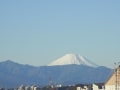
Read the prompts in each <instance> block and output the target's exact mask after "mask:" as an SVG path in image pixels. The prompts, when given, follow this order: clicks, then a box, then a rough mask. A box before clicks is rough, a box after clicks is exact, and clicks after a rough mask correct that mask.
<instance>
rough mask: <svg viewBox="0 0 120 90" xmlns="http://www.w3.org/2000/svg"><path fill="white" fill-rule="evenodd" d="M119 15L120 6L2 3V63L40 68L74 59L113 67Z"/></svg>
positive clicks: (93, 1) (70, 0)
mask: <svg viewBox="0 0 120 90" xmlns="http://www.w3.org/2000/svg"><path fill="white" fill-rule="evenodd" d="M119 10H120V1H119V0H116V1H113V0H59V1H57V0H17V1H16V0H7V1H5V0H1V1H0V61H5V60H7V59H10V60H13V61H15V62H18V63H23V64H31V65H35V66H41V65H46V64H48V63H50V62H51V61H53V60H55V59H57V58H59V57H61V56H63V55H65V54H67V53H75V54H81V55H83V56H85V57H86V58H88V59H90V60H91V61H93V62H95V63H97V64H99V65H104V66H111V67H113V64H114V62H119V61H120V12H119Z"/></svg>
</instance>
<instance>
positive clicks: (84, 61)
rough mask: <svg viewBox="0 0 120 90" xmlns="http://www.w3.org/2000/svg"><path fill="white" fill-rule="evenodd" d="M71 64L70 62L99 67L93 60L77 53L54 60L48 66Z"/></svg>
mask: <svg viewBox="0 0 120 90" xmlns="http://www.w3.org/2000/svg"><path fill="white" fill-rule="evenodd" d="M68 64H69V65H70V64H76V65H81V64H82V65H87V66H91V67H97V66H98V65H96V64H94V63H93V62H92V61H90V60H88V59H86V58H85V57H83V56H81V55H76V54H66V55H65V56H63V57H61V58H59V59H57V60H55V61H53V62H52V63H50V64H49V65H48V66H56V65H68Z"/></svg>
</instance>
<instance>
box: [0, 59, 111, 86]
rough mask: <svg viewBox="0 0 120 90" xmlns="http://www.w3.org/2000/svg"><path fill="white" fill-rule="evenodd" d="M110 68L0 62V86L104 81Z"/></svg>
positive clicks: (109, 72)
mask: <svg viewBox="0 0 120 90" xmlns="http://www.w3.org/2000/svg"><path fill="white" fill-rule="evenodd" d="M111 73H112V70H111V69H109V68H106V67H97V68H95V67H90V66H86V65H75V64H72V65H62V66H40V67H35V66H29V65H23V64H18V63H14V62H11V61H10V62H8V61H4V62H0V81H1V82H0V86H1V87H10V88H11V87H12V88H13V87H19V86H20V85H21V84H23V85H33V84H34V85H39V86H46V85H49V83H50V78H51V80H52V81H53V84H55V83H57V84H62V85H72V84H78V83H95V82H104V81H106V80H107V79H108V78H109V76H110V75H111Z"/></svg>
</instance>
